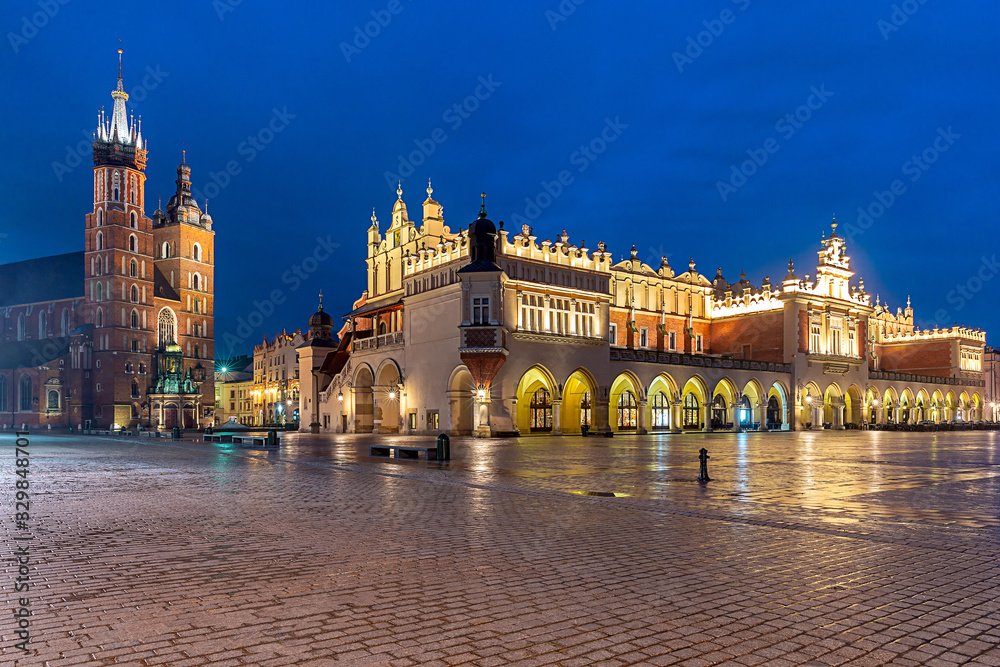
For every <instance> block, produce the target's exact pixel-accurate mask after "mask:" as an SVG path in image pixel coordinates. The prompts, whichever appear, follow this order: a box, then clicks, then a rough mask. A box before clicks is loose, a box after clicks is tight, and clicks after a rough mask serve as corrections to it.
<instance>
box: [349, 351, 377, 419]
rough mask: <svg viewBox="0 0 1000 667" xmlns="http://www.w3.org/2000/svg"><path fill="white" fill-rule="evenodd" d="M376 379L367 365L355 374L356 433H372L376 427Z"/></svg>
mask: <svg viewBox="0 0 1000 667" xmlns="http://www.w3.org/2000/svg"><path fill="white" fill-rule="evenodd" d="M374 384H375V377H374V375H372V369H371V368H370V367H369V366H368V365H367V364H366V365H363V366H361V367H360V368H359V369H358V372H357V373H355V374H354V432H355V433H371V432H372V429H373V428H374V427H375V396H374V392H373V389H372V385H374Z"/></svg>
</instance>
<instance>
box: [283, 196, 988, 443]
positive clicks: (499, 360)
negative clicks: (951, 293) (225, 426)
mask: <svg viewBox="0 0 1000 667" xmlns="http://www.w3.org/2000/svg"><path fill="white" fill-rule="evenodd" d="M397 194H398V198H397V201H396V202H395V205H394V206H393V209H392V217H391V220H390V222H389V224H388V228H387V229H384V230H383V229H381V228H380V223H379V221H378V219H377V217H376V216H375V215H374V213H373V215H372V218H371V226H370V227H369V228H368V234H367V247H368V256H367V260H366V263H367V289H366V290H364V292H363V294H362V296H361V298H360V299H358V300H357V301H356V302H355V304H354V309H353V310H352V311H351V312H350V313H348V314H347V315H346V316H345V320H346V322H345V324H344V326H343V328H342V329H341V330H340V340H339V341H336V342H335V341H334V340H333V335H332V330H333V328H334V326H333V318H332V317H331V316H330V315H329V314H328V313H325V312H323V309H322V307H321V308H320V310H319V312H317V313H316V314H314V315H313V316H312V318H310V320H309V325H310V336H309V341H308V342H307V343H305V344H304V345H302V346H301V347H300V348H299V363H300V382H301V394H302V401H301V413H302V419H301V424H302V428H303V429H304V430H305V429H310V428H311V429H312V430H313V431H319V432H373V431H374V432H380V433H397V432H398V433H426V432H438V431H447V432H451V433H456V434H468V433H475V434H479V435H498V434H513V433H520V434H529V433H552V434H560V433H563V434H571V433H580V432H581V429H583V428H588V429H590V430H591V431H595V432H605V431H612V432H617V431H627V432H636V433H645V432H648V431H653V430H664V431H674V432H679V431H682V430H701V431H712V430H721V429H729V430H741V429H772V430H773V429H784V430H788V429H796V430H799V429H806V428H824V427H826V428H833V429H842V428H845V427H846V428H850V427H852V426H860V425H861V424H862V423H865V422H867V423H885V422H895V423H914V422H919V421H935V422H941V421H951V420H955V421H962V420H968V421H971V420H979V419H982V418H983V412H984V400H983V384H984V383H983V372H982V355H983V348H984V345H985V338H986V334H985V332H984V331H982V330H979V329H971V328H966V327H960V326H955V327H954V328H950V329H937V328H935V329H933V330H919V329H918V328H917V327H915V326H914V320H913V309H912V308H911V307H910V304H909V303H907V306H906V308H905V309H902V308H897V309H896V312H891V310H890V309H889V307H888V306H887V305H885V304H883V303H881V301H880V299H878V298H876V299H875V300H874V301H873V300H872V298H871V295H870V294H868V292H866V291H865V288H864V283H863V281H862V280H856V279H855V275H854V272H853V271H852V270H851V262H850V257H849V256H848V255H847V248H846V244H845V240H844V239H843V238H842V237H840V236H838V235H837V233H836V228H837V225H836V222H834V223H833V225H832V229H831V232H830V235H829V236H825V235H824V238H823V240H822V243H821V245H820V247H819V249H818V253H817V266H816V269H815V273H814V274H812V275H810V274H804V275H802V276H800V275H797V273H796V269H795V267H794V266H793V265H792V263H791V262H789V264H788V272H787V274H786V275H785V276H783V277H782V278H781V279H780V280H777V281H773V282H772V281H771V280H770V278H764V279H763V281H762V282H760V283H759V284H754V283H752V282H751V281H750V280H748V279H747V277H746V276H745V275H741V276H740V279H739V280H738V281H736V282H733V283H730V282H728V281H727V280H726V279H725V278H724V277H723V275H722V271H721V269H720V270H719V271H718V272H717V273H716V275H715V276H714V278H713V279H709V278H708V277H706V276H705V275H702V274H701V273H699V272H698V270H697V269H696V265H695V262H694V260H693V259H692V260H691V261H690V262H689V263H688V265H687V266H686V267H676V268H675V267H672V266H671V265H670V264H669V263H668V261H667V259H666V258H663V259H662V261H661V263H660V266H658V267H654V266H650V265H648V264H646V263H643V262H642V261H640V260H639V259H638V258H637V253H636V251H635V248H634V247H633V249H632V252H631V257H630V258H629V259H625V260H623V261H619V262H617V263H616V262H614V261H613V260H612V256H611V253H610V252H609V251H608V249H607V247H606V246H605V244H604V243H598V244H597V247H596V249H590V248H587V247H585V245H584V243H583V242H582V241H581V242H579V243H574V242H571V240H570V237H569V235H568V234H567V233H566V232H563V233H562V234H561V235H560V236H559V237H558V238H556V239H555V240H542V241H539V239H538V238H536V236H535V235H534V234H533V233H532V230H531V228H530V227H528V226H525V227H523V228H522V229H520V230H517V231H513V232H512V231H510V230H506V229H503V224H502V223H501V227H500V229H499V230H498V229H497V228H496V226H495V225H494V224H493V223H492V222H491V221H490V220H489V219H488V217H487V214H486V206H485V195H484V198H483V202H484V203H483V207H482V210H481V212H480V214H479V217H478V219H476V220H475V221H474V222H472V224H470V225H468V227H467V228H461V229H459V230H458V231H454V232H453V231H452V230H451V229H450V228H449V227H448V226H447V225H445V221H444V215H443V207H442V206H441V205H440V204H439V203H438V202H437V201H435V200H434V199H433V198H432V194H433V190H432V189H431V188H430V187H428V188H427V199H426V200H425V201H424V202H423V211H422V216H421V220H420V221H415V220H411V219H410V217H409V213H408V210H407V207H406V204H405V203H404V202H403V199H402V190H401V189H400V190H399V191H397Z"/></svg>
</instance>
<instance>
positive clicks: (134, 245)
mask: <svg viewBox="0 0 1000 667" xmlns="http://www.w3.org/2000/svg"><path fill="white" fill-rule="evenodd" d="M128 250H129V252H139V239H137V238H136V237H135V234H129V235H128Z"/></svg>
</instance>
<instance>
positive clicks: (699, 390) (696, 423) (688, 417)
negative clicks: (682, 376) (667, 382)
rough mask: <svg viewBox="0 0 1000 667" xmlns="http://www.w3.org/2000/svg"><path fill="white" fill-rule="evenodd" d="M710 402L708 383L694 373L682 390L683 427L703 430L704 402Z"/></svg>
mask: <svg viewBox="0 0 1000 667" xmlns="http://www.w3.org/2000/svg"><path fill="white" fill-rule="evenodd" d="M706 402H708V385H707V384H706V382H705V379H704V378H703V377H701V376H700V375H697V374H695V375H692V376H691V377H690V378H688V380H687V382H685V383H684V387H683V389H682V390H681V428H683V429H684V430H689V431H690V430H701V429H704V428H705V426H706V424H705V409H704V404H705V403H706Z"/></svg>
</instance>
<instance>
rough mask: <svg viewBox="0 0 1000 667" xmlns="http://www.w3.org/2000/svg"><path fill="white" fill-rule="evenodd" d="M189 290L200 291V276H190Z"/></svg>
mask: <svg viewBox="0 0 1000 667" xmlns="http://www.w3.org/2000/svg"><path fill="white" fill-rule="evenodd" d="M191 289H193V290H194V291H196V292H197V291H199V290H200V289H201V276H199V275H198V274H197V273H196V274H194V275H193V276H191Z"/></svg>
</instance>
